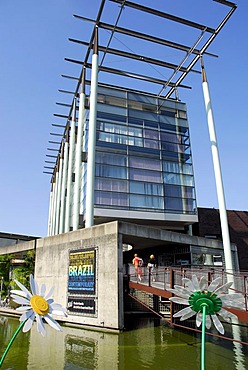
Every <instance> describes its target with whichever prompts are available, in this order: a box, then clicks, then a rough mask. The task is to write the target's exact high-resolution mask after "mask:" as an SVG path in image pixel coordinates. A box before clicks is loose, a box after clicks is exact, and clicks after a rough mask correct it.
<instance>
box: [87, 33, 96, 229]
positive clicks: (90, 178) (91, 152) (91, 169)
mask: <svg viewBox="0 0 248 370" xmlns="http://www.w3.org/2000/svg"><path fill="white" fill-rule="evenodd" d="M97 85H98V27H97V26H96V28H95V40H94V49H93V55H92V69H91V91H90V115H89V132H88V161H87V184H86V211H85V227H90V226H93V225H94V187H95V152H96V120H97V87H98V86H97Z"/></svg>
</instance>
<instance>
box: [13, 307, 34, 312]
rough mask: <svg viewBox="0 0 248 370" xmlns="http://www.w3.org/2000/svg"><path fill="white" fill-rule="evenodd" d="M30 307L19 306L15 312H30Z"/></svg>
mask: <svg viewBox="0 0 248 370" xmlns="http://www.w3.org/2000/svg"><path fill="white" fill-rule="evenodd" d="M31 308H32V307H31V306H20V307H17V308H16V311H18V312H24V311H28V310H31Z"/></svg>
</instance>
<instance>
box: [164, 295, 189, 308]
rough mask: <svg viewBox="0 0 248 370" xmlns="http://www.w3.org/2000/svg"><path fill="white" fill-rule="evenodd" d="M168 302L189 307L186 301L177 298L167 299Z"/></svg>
mask: <svg viewBox="0 0 248 370" xmlns="http://www.w3.org/2000/svg"><path fill="white" fill-rule="evenodd" d="M169 300H170V301H172V302H174V303H179V304H186V305H188V306H189V301H188V299H184V298H178V297H171V298H169Z"/></svg>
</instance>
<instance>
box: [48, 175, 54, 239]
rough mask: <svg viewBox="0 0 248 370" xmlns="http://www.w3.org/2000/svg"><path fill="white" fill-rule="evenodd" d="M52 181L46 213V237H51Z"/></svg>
mask: <svg viewBox="0 0 248 370" xmlns="http://www.w3.org/2000/svg"><path fill="white" fill-rule="evenodd" d="M53 188H54V186H53V179H52V185H51V191H50V200H49V213H48V225H47V235H48V236H50V235H51V229H52V214H53V195H54V194H53V191H54V189H53Z"/></svg>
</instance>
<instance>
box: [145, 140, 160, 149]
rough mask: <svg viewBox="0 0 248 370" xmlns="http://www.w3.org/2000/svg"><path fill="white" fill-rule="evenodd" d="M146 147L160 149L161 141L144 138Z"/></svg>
mask: <svg viewBox="0 0 248 370" xmlns="http://www.w3.org/2000/svg"><path fill="white" fill-rule="evenodd" d="M144 147H145V148H151V149H159V141H156V140H148V139H144Z"/></svg>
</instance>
